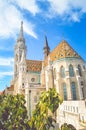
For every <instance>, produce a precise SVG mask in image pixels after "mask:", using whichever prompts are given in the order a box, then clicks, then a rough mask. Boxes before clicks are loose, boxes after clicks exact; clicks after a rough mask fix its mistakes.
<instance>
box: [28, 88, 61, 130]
mask: <svg viewBox="0 0 86 130" xmlns="http://www.w3.org/2000/svg"><path fill="white" fill-rule="evenodd" d="M61 103H62V98H61V97H60V95H59V94H58V93H57V92H56V90H55V88H50V89H49V90H48V91H45V92H43V93H42V94H41V96H40V101H39V102H38V104H37V105H36V108H35V110H34V112H33V116H32V118H31V120H30V121H29V125H30V127H31V128H32V129H36V130H49V128H50V127H51V126H52V127H54V126H53V122H55V119H54V118H53V117H52V116H51V115H49V110H50V111H51V112H52V113H54V112H55V111H56V109H57V108H58V107H59V105H60V104H61Z"/></svg>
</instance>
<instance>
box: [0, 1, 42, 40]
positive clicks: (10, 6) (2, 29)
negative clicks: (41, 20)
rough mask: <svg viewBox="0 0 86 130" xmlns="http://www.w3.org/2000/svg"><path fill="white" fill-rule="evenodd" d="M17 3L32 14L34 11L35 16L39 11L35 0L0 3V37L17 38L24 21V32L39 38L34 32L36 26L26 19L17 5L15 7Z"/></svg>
mask: <svg viewBox="0 0 86 130" xmlns="http://www.w3.org/2000/svg"><path fill="white" fill-rule="evenodd" d="M15 2H16V4H18V6H20V7H21V8H24V9H26V10H28V11H30V12H31V11H32V13H33V14H34V15H35V14H36V13H37V12H38V11H39V9H38V8H37V5H36V2H35V0H33V1H32V2H30V1H28V0H22V1H20V2H19V0H14V1H13V0H8V1H7V0H4V1H0V37H2V38H6V37H8V38H9V37H15V36H16V34H17V32H18V29H19V27H20V26H19V25H20V21H22V20H23V21H24V26H25V29H24V31H25V32H26V33H27V34H28V35H31V36H32V37H34V38H37V35H36V33H35V31H34V27H35V26H34V25H33V24H32V23H31V22H28V21H27V20H26V19H25V18H24V14H23V13H24V12H23V13H22V11H20V10H19V9H18V8H17V5H16V6H15ZM29 3H30V5H29ZM31 8H32V10H31ZM33 9H34V10H33Z"/></svg>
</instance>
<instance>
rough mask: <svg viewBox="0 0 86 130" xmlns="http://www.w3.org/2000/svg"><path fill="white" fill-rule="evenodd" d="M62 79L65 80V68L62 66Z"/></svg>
mask: <svg viewBox="0 0 86 130" xmlns="http://www.w3.org/2000/svg"><path fill="white" fill-rule="evenodd" d="M61 77H62V78H65V68H64V67H63V66H61Z"/></svg>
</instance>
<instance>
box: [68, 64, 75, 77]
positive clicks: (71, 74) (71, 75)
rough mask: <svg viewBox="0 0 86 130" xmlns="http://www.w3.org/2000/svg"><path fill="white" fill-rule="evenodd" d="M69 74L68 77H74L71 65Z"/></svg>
mask: <svg viewBox="0 0 86 130" xmlns="http://www.w3.org/2000/svg"><path fill="white" fill-rule="evenodd" d="M69 75H70V77H74V69H73V66H72V65H70V66H69Z"/></svg>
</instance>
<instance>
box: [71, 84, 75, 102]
mask: <svg viewBox="0 0 86 130" xmlns="http://www.w3.org/2000/svg"><path fill="white" fill-rule="evenodd" d="M71 91H72V99H73V100H76V85H75V82H72V83H71Z"/></svg>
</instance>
